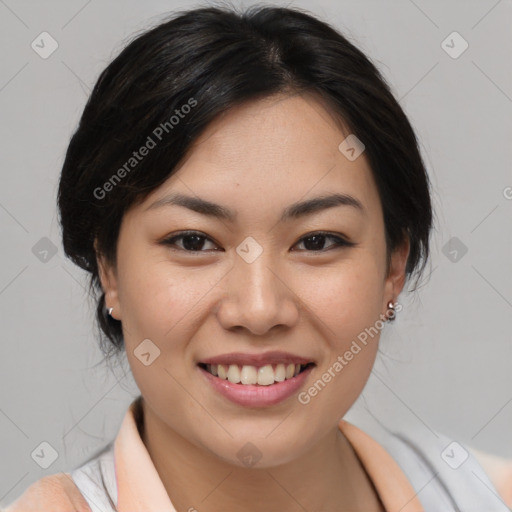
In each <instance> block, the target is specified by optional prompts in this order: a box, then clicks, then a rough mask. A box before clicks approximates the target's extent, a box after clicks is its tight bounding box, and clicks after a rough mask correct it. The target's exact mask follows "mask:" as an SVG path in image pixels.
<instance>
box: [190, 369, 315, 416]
mask: <svg viewBox="0 0 512 512" xmlns="http://www.w3.org/2000/svg"><path fill="white" fill-rule="evenodd" d="M197 368H199V370H200V371H201V373H202V374H203V375H204V376H205V377H206V379H207V380H208V382H209V383H210V385H211V386H212V387H213V389H215V390H216V391H218V392H219V393H220V394H221V395H224V396H225V397H226V398H227V399H228V400H231V401H232V402H234V403H236V404H238V405H243V406H246V407H268V406H269V405H276V404H278V403H280V402H282V401H283V400H286V399H287V398H289V397H290V396H292V395H293V394H294V393H296V392H297V391H298V390H299V389H300V388H301V387H302V386H303V384H304V382H305V380H306V379H307V378H308V376H309V374H310V373H311V370H312V369H313V368H314V366H310V367H309V368H306V369H305V370H304V371H303V372H301V373H299V374H298V375H296V376H295V377H292V378H291V379H286V380H284V381H283V382H276V383H275V384H270V385H269V386H260V385H250V384H247V385H246V384H234V383H233V382H229V381H228V380H224V379H219V377H216V376H215V375H212V374H211V373H210V372H208V371H206V370H205V369H204V368H201V367H200V366H197Z"/></svg>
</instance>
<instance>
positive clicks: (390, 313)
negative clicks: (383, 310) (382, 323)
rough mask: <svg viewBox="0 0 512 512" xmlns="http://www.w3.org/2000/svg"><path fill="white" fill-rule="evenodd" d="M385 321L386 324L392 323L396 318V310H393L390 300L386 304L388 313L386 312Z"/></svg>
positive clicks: (393, 305) (393, 306)
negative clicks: (386, 320)
mask: <svg viewBox="0 0 512 512" xmlns="http://www.w3.org/2000/svg"><path fill="white" fill-rule="evenodd" d="M386 316H387V319H388V322H392V321H393V320H394V319H395V318H396V310H395V304H394V303H393V301H392V300H390V301H389V302H388V311H387V314H386Z"/></svg>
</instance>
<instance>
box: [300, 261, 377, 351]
mask: <svg viewBox="0 0 512 512" xmlns="http://www.w3.org/2000/svg"><path fill="white" fill-rule="evenodd" d="M297 289H298V290H299V291H298V295H299V297H300V298H301V300H302V301H303V302H304V303H305V304H307V306H308V308H309V309H310V310H311V311H312V312H313V313H314V315H315V316H316V317H317V318H318V319H319V320H321V321H322V323H323V324H324V327H325V328H326V329H327V332H328V333H330V334H329V337H331V338H332V337H333V336H335V337H336V338H337V339H338V340H339V341H340V342H341V343H343V342H345V341H346V339H347V338H348V337H351V336H354V335H357V334H358V333H359V332H360V331H361V330H363V329H364V328H365V327H367V326H368V325H369V324H373V323H374V322H375V321H376V320H377V319H378V318H379V315H380V313H382V311H381V304H382V295H383V290H384V287H383V277H382V269H381V268H380V267H379V266H378V265H377V264H376V261H375V258H374V257H373V256H372V254H370V253H363V252H360V253H357V254H355V255H354V257H353V258H350V259H347V260H346V261H343V262H342V263H340V264H337V265H336V267H331V268H322V269H320V268H317V269H315V270H314V271H313V270H311V271H308V272H306V271H305V272H301V273H300V277H299V278H298V279H297Z"/></svg>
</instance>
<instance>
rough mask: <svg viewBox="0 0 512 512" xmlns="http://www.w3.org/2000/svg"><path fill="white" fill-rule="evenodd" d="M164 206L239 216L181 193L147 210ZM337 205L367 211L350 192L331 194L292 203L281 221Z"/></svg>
mask: <svg viewBox="0 0 512 512" xmlns="http://www.w3.org/2000/svg"><path fill="white" fill-rule="evenodd" d="M162 206H183V207H185V208H188V209H189V210H193V211H195V212H197V213H200V214H202V215H207V216H210V217H214V218H217V219H221V220H226V221H229V222H234V221H235V220H236V218H237V213H236V212H235V211H233V210H230V209H229V208H227V207H225V206H222V205H220V204H216V203H212V202H211V201H207V200H206V199H202V198H200V197H192V196H186V195H184V194H180V193H174V194H169V195H167V196H164V197H162V198H161V199H158V200H157V201H155V202H154V203H152V204H150V205H149V206H148V207H147V208H146V209H145V211H147V210H153V209H156V208H160V207H162ZM336 206H351V207H353V208H355V209H356V210H358V211H360V212H361V213H366V210H365V208H364V206H363V204H362V203H361V202H360V201H359V200H358V199H356V198H355V197H354V196H351V195H349V194H331V195H324V196H320V197H315V198H313V199H308V200H307V201H301V202H297V203H293V204H291V205H290V206H288V207H286V208H285V209H284V210H283V212H282V214H281V219H280V221H281V222H285V221H287V220H290V219H298V218H300V217H304V216H306V215H310V214H312V213H316V212H319V211H322V210H326V209H327V208H334V207H336Z"/></svg>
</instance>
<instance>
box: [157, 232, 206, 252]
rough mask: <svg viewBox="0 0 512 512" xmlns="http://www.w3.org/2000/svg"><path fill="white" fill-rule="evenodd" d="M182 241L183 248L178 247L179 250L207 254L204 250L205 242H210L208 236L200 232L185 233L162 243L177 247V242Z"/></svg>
mask: <svg viewBox="0 0 512 512" xmlns="http://www.w3.org/2000/svg"><path fill="white" fill-rule="evenodd" d="M178 240H181V241H182V244H181V245H182V246H181V247H180V246H178V250H182V251H186V252H206V251H204V250H202V249H203V247H204V245H205V241H206V240H207V241H210V242H211V239H210V238H208V237H207V236H206V235H203V234H202V233H200V232H198V231H184V232H182V233H180V234H178V235H175V236H172V237H171V238H166V239H165V240H164V241H163V242H162V243H163V244H165V245H170V246H176V245H177V244H176V241H178Z"/></svg>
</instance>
